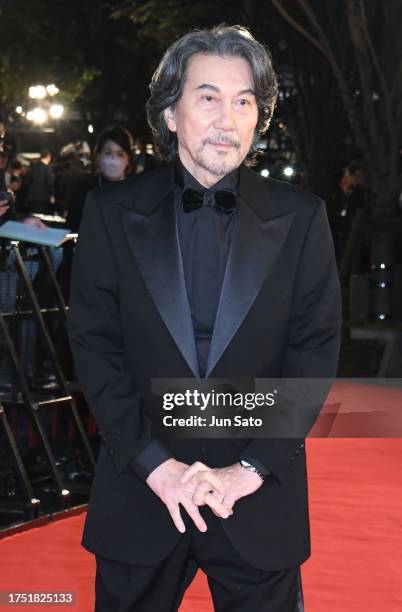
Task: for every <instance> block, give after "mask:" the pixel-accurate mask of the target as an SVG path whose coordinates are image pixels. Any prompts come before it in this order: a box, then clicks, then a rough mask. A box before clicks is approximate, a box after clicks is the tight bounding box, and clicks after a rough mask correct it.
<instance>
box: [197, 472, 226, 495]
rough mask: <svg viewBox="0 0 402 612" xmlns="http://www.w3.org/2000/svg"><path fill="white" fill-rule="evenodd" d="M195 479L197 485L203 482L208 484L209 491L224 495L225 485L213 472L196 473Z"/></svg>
mask: <svg viewBox="0 0 402 612" xmlns="http://www.w3.org/2000/svg"><path fill="white" fill-rule="evenodd" d="M195 478H196V479H197V482H198V483H201V482H203V481H204V482H207V483H209V485H210V486H209V488H210V489H215V491H217V492H218V493H221V494H222V495H224V494H225V493H226V487H225V485H224V484H223V482H222V480H221V479H220V478H219V476H217V475H216V474H215V472H214V471H213V470H211V471H209V472H198V473H197V474H195Z"/></svg>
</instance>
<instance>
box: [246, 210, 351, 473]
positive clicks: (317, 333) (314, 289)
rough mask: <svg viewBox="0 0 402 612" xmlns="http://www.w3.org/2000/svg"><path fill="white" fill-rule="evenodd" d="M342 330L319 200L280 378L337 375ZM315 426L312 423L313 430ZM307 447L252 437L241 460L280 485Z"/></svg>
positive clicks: (326, 227)
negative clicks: (260, 468)
mask: <svg viewBox="0 0 402 612" xmlns="http://www.w3.org/2000/svg"><path fill="white" fill-rule="evenodd" d="M340 329H341V292H340V283H339V275H338V270H337V266H336V261H335V253H334V244H333V240H332V234H331V230H330V227H329V222H328V217H327V212H326V207H325V204H324V202H323V201H322V200H320V201H319V203H318V206H317V208H316V209H315V211H314V213H313V215H312V219H311V222H310V225H309V228H308V231H307V233H306V238H305V241H304V245H303V248H302V252H301V256H300V259H299V264H298V270H297V276H296V281H295V287H294V294H293V300H292V311H291V322H290V329H289V334H288V341H287V345H286V348H285V352H284V357H283V362H282V369H281V377H282V378H284V379H286V378H306V379H308V378H323V379H326V378H328V379H330V378H332V377H334V376H336V372H337V365H338V358H339V349H340ZM329 388H330V383H329V384H328V390H329ZM320 408H321V406H319V407H318V411H317V414H316V416H315V418H317V417H318V414H319V410H320ZM312 425H313V422H310V424H309V426H310V428H311V426H312ZM307 434H308V431H306V432H305V435H306V436H307ZM303 447H304V438H296V437H295V438H279V437H278V438H270V439H269V440H267V439H264V438H259V439H253V440H251V441H250V442H249V443H248V444H247V445H246V446H245V447H244V449H243V450H242V455H241V458H244V459H246V457H255V458H256V459H257V460H258V461H259V462H260V463H261V464H262V465H264V466H265V467H266V469H267V470H269V471H271V472H272V473H273V475H274V476H275V477H276V478H277V479H278V481H279V483H280V484H282V482H283V480H284V479H285V477H286V474H287V472H288V469H289V468H290V467H291V466H292V464H293V462H294V461H296V459H297V457H298V455H300V453H301V452H302V449H303Z"/></svg>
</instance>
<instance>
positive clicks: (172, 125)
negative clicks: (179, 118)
mask: <svg viewBox="0 0 402 612" xmlns="http://www.w3.org/2000/svg"><path fill="white" fill-rule="evenodd" d="M163 116H164V118H165V121H166V125H167V126H168V129H169V130H170V131H171V132H175V131H176V120H175V118H174V114H173V111H172V109H171V108H170V106H169V107H168V108H165V110H164V111H163Z"/></svg>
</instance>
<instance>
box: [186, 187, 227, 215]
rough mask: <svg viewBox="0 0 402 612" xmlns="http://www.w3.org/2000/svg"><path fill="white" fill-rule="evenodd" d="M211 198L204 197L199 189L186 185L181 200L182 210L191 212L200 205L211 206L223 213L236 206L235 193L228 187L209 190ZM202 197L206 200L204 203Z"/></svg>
mask: <svg viewBox="0 0 402 612" xmlns="http://www.w3.org/2000/svg"><path fill="white" fill-rule="evenodd" d="M209 194H210V195H211V198H208V197H207V196H206V197H205V196H204V194H203V193H201V191H197V189H193V188H192V187H187V188H186V189H184V191H183V195H182V202H183V210H184V212H191V211H192V210H196V209H197V208H201V206H203V205H204V206H212V207H213V208H216V209H217V210H219V211H221V212H224V213H228V214H229V213H231V212H233V211H234V209H235V208H236V194H235V193H234V192H233V191H231V190H230V189H222V190H221V191H215V192H212V191H210V192H209ZM204 199H205V200H206V202H205V204H204ZM208 200H209V201H208Z"/></svg>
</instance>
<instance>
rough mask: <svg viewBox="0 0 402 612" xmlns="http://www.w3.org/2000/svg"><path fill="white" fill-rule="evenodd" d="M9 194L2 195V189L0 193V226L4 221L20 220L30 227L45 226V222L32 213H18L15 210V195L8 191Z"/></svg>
mask: <svg viewBox="0 0 402 612" xmlns="http://www.w3.org/2000/svg"><path fill="white" fill-rule="evenodd" d="M7 193H10V196H7V197H3V195H2V194H4V191H2V192H1V193H0V226H1V225H3V223H5V222H6V221H21V223H25V225H29V226H31V227H38V228H41V227H46V224H45V223H43V221H41V219H38V218H37V217H35V216H33V215H23V216H22V215H19V214H18V213H17V212H16V210H15V206H14V204H15V196H14V194H13V193H11V192H10V191H7Z"/></svg>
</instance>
